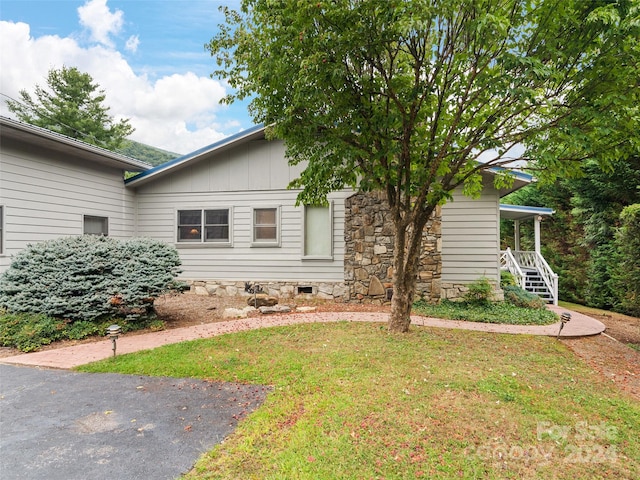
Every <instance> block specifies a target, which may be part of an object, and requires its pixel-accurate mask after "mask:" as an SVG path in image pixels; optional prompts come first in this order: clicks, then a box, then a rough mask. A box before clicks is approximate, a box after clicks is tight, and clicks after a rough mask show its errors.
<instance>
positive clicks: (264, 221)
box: [253, 207, 280, 246]
mask: <svg viewBox="0 0 640 480" xmlns="http://www.w3.org/2000/svg"><path fill="white" fill-rule="evenodd" d="M279 216H280V210H279V208H277V207H270V208H254V209H253V245H255V246H279V244H280V235H279V225H278V224H279V223H280V219H279Z"/></svg>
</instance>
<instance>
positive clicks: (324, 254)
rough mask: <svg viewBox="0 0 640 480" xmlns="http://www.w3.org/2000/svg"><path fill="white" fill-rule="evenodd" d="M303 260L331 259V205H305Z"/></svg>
mask: <svg viewBox="0 0 640 480" xmlns="http://www.w3.org/2000/svg"><path fill="white" fill-rule="evenodd" d="M303 227H304V228H303V231H304V233H303V235H304V237H303V246H302V249H303V252H302V256H303V259H306V260H315V259H317V260H326V259H331V258H333V203H329V205H327V206H313V205H305V206H304V210H303Z"/></svg>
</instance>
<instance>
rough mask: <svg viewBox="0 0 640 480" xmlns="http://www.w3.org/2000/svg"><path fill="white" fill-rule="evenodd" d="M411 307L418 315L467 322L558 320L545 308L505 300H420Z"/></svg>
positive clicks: (537, 322) (535, 322) (509, 323)
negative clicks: (432, 301) (436, 301)
mask: <svg viewBox="0 0 640 480" xmlns="http://www.w3.org/2000/svg"><path fill="white" fill-rule="evenodd" d="M413 307H414V310H415V311H416V312H417V313H419V314H420V315H426V316H428V317H435V318H445V319H449V320H464V321H467V322H481V323H502V324H506V325H550V324H552V323H555V322H557V321H558V315H556V314H555V313H554V312H552V311H551V310H547V309H546V308H542V309H540V308H530V307H522V306H516V305H514V304H513V303H511V302H506V301H505V302H497V303H487V304H484V305H481V304H471V303H464V302H452V301H450V300H443V301H442V302H441V303H439V304H438V305H432V304H429V303H427V302H424V301H422V300H420V301H418V302H416V303H414V305H413Z"/></svg>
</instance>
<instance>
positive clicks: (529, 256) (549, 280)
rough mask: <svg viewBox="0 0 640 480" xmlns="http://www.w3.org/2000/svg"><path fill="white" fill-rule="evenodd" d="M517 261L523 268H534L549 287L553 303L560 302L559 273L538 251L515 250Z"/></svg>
mask: <svg viewBox="0 0 640 480" xmlns="http://www.w3.org/2000/svg"><path fill="white" fill-rule="evenodd" d="M513 254H514V255H513V256H514V258H515V260H516V262H517V263H518V264H519V265H520V267H521V268H534V269H536V270H537V271H538V273H539V274H540V276H541V277H542V279H543V280H544V283H545V285H546V286H547V289H549V292H550V293H551V296H552V297H553V304H554V305H557V304H558V275H557V274H556V273H554V271H553V270H551V267H550V266H549V264H548V263H547V261H546V260H545V259H544V257H543V256H542V255H541V254H540V253H538V252H513Z"/></svg>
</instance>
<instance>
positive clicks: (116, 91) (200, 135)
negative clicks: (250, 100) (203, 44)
mask: <svg viewBox="0 0 640 480" xmlns="http://www.w3.org/2000/svg"><path fill="white" fill-rule="evenodd" d="M95 3H98V4H101V5H103V4H105V2H104V1H102V2H98V1H97V0H96V1H94V2H90V3H88V4H86V5H93V4H95ZM81 8H82V7H81ZM105 31H106V30H105ZM0 44H1V45H2V46H3V48H1V49H0V72H2V73H1V75H0V92H1V93H3V94H4V95H7V96H9V97H11V98H14V99H17V98H18V96H19V91H20V90H21V89H26V90H27V91H29V92H33V90H34V87H35V85H36V84H38V85H41V86H45V84H46V82H45V79H46V75H47V72H48V71H49V70H50V69H52V68H56V69H59V68H61V67H62V66H67V67H77V68H78V69H79V70H80V71H82V72H87V73H89V75H91V76H92V77H93V79H94V80H95V82H96V83H98V84H99V85H100V87H101V88H102V89H104V90H105V92H106V101H105V103H106V105H108V106H109V107H110V110H109V114H110V115H111V116H113V117H115V118H117V119H119V118H129V119H130V120H131V124H132V125H133V126H134V127H135V128H136V131H135V132H134V133H133V135H132V139H134V140H137V141H139V142H143V143H146V144H149V145H153V146H156V147H159V148H163V149H166V150H170V151H173V152H176V153H188V152H191V151H193V150H196V149H198V148H201V147H203V146H205V145H208V144H210V143H213V142H215V141H217V140H219V139H221V138H223V137H224V136H225V135H224V134H223V133H222V132H221V131H222V130H223V129H224V130H226V131H229V130H230V129H234V130H235V129H236V128H235V127H234V126H233V124H229V123H223V121H222V120H220V119H218V117H217V115H218V112H219V111H220V110H221V108H222V107H221V106H220V105H219V103H218V102H219V100H220V98H222V97H223V96H224V95H225V93H226V91H225V86H224V85H223V84H222V83H221V82H218V81H216V80H212V79H211V78H209V77H202V76H198V75H196V74H194V73H191V72H187V73H175V74H172V75H168V76H164V77H160V78H158V79H157V80H153V81H152V80H150V79H149V78H148V77H147V76H146V75H144V74H139V73H136V72H134V71H133V69H132V68H131V66H130V65H129V64H128V63H127V60H126V59H125V57H124V56H123V55H122V54H121V53H120V52H118V51H117V50H115V49H114V48H112V47H109V46H108V45H106V44H104V43H103V44H101V45H93V46H90V47H84V46H82V45H80V44H79V43H78V42H77V41H76V40H74V39H73V38H61V37H59V36H41V37H38V38H34V37H32V36H31V33H30V27H29V25H27V24H25V23H13V22H6V21H0ZM0 113H1V114H2V115H11V114H10V113H9V112H8V110H7V108H6V105H5V104H4V101H2V102H0Z"/></svg>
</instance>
